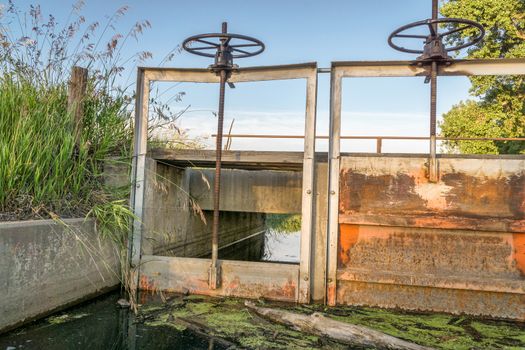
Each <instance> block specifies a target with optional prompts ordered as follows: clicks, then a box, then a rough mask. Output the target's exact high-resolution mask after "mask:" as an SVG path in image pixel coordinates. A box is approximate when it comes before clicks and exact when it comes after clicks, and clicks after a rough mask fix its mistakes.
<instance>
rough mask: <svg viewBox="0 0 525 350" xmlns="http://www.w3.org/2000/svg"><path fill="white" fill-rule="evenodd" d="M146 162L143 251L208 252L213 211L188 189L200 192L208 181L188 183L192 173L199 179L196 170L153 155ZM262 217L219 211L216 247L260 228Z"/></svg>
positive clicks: (169, 253)
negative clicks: (199, 183) (162, 160)
mask: <svg viewBox="0 0 525 350" xmlns="http://www.w3.org/2000/svg"><path fill="white" fill-rule="evenodd" d="M146 165H147V167H146V169H147V170H146V182H145V186H146V195H145V200H144V203H145V204H144V222H143V224H144V226H143V227H144V233H143V242H142V251H143V254H145V255H152V254H155V255H164V256H179V257H199V256H205V255H207V254H209V253H210V252H211V229H212V221H213V215H212V212H210V211H209V209H210V208H207V207H203V206H202V204H201V203H200V201H199V200H197V199H196V198H195V195H194V193H192V191H191V188H193V189H194V191H197V192H199V193H202V191H207V190H208V185H207V184H206V183H205V182H202V183H201V185H202V188H201V187H199V186H196V185H195V184H194V185H193V187H192V186H191V185H190V184H191V182H192V179H193V181H194V182H195V180H194V179H195V178H196V177H199V178H200V179H202V178H201V177H200V175H199V174H200V170H192V169H190V168H177V167H174V166H171V165H167V164H163V163H160V162H156V161H155V160H153V159H148V160H147V164H146ZM204 171H205V170H204ZM211 181H213V180H211ZM210 184H213V182H210ZM230 202H231V199H230ZM237 209H238V208H237ZM264 219H265V216H264V214H262V213H253V212H244V211H243V210H237V211H223V212H221V214H220V226H219V248H221V247H223V246H226V245H228V244H230V243H232V242H235V241H238V240H241V239H243V238H244V237H247V236H250V235H252V234H255V233H257V232H261V231H263V230H264V229H265V227H264Z"/></svg>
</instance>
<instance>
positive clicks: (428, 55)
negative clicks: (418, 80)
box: [388, 0, 485, 182]
mask: <svg viewBox="0 0 525 350" xmlns="http://www.w3.org/2000/svg"><path fill="white" fill-rule="evenodd" d="M439 24H445V25H447V26H449V27H450V26H455V25H456V26H457V27H456V28H454V29H450V30H448V31H446V32H443V33H439ZM421 26H423V27H427V28H428V30H429V32H430V33H429V35H420V34H402V32H404V31H406V30H408V29H411V28H415V27H421ZM472 29H474V30H476V32H477V34H476V35H473V36H471V37H470V38H469V40H467V41H466V42H464V43H462V44H459V45H457V46H454V47H446V46H445V44H444V43H443V38H445V37H446V36H448V35H451V34H454V33H458V32H461V31H464V30H472ZM484 35H485V30H484V29H483V27H482V26H481V25H480V24H479V23H477V22H474V21H470V20H467V19H462V18H438V0H432V18H430V19H426V20H423V21H418V22H414V23H410V24H407V25H404V26H402V27H399V28H398V29H396V30H395V31H393V32H392V33H391V34H390V36H389V37H388V44H389V45H390V46H391V47H392V48H394V49H396V50H398V51H402V52H408V53H421V54H422V55H421V56H419V57H418V58H417V61H418V65H420V66H422V65H424V64H427V63H430V75H429V76H427V78H426V79H425V83H428V82H430V152H429V153H430V159H429V181H430V182H437V181H438V165H437V160H436V95H437V75H438V64H444V65H450V64H451V63H452V62H453V60H452V59H451V58H450V57H449V56H448V54H447V53H448V52H450V51H458V50H461V49H463V48H466V47H468V46H471V45H474V44H476V43H478V42H479V41H480V40H481V39H483V36H484ZM394 38H411V39H424V40H425V45H424V48H423V50H414V49H406V48H404V47H402V46H399V45H397V44H395V43H394V42H393V39H394Z"/></svg>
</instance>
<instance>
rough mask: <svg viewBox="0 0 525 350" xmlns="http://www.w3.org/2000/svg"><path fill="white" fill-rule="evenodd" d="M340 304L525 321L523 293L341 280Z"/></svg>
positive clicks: (338, 298)
mask: <svg viewBox="0 0 525 350" xmlns="http://www.w3.org/2000/svg"><path fill="white" fill-rule="evenodd" d="M337 302H338V304H347V305H365V306H379V307H385V308H401V309H406V310H417V311H435V312H447V313H453V314H470V315H482V316H489V317H497V318H508V319H513V320H521V321H525V297H524V296H523V294H513V293H494V292H484V291H471V290H462V289H448V288H429V287H419V286H407V285H396V284H381V283H367V282H352V281H338V282H337Z"/></svg>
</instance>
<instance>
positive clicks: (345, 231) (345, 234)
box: [337, 224, 359, 267]
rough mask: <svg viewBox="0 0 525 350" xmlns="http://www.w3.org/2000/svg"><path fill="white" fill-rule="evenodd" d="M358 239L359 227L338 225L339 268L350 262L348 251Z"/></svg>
mask: <svg viewBox="0 0 525 350" xmlns="http://www.w3.org/2000/svg"><path fill="white" fill-rule="evenodd" d="M358 239H359V225H344V224H343V225H339V259H338V263H337V264H338V265H339V267H341V266H343V265H346V264H348V263H349V261H350V249H352V247H353V246H354V244H356V243H357V240H358Z"/></svg>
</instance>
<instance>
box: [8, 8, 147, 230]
mask: <svg viewBox="0 0 525 350" xmlns="http://www.w3.org/2000/svg"><path fill="white" fill-rule="evenodd" d="M82 6H83V2H82V1H79V2H77V3H76V4H74V5H73V6H72V10H71V13H70V16H69V20H68V22H67V23H65V24H64V25H62V26H59V25H58V23H57V21H56V20H55V18H54V17H53V16H51V15H50V16H48V18H47V20H44V17H43V15H42V13H41V11H40V7H39V6H38V5H33V6H30V8H29V10H28V11H27V12H22V11H20V10H19V9H18V8H17V7H16V6H15V5H14V3H13V2H12V1H10V2H9V3H8V5H7V7H5V8H3V10H4V12H5V13H3V14H2V15H1V17H0V59H1V60H0V73H1V76H0V135H1V137H0V219H1V220H17V219H28V218H54V217H78V216H84V215H87V214H88V213H95V211H93V210H92V209H93V208H94V207H95V206H97V205H107V203H111V202H115V203H119V204H121V202H118V200H119V199H120V198H116V196H115V195H114V194H113V193H112V191H110V190H108V189H107V188H105V186H104V182H103V178H102V170H103V164H104V162H105V161H106V160H107V159H108V158H110V157H112V158H114V157H117V158H120V159H122V160H123V161H125V162H129V159H130V145H131V134H132V130H131V112H130V108H129V103H130V101H131V96H130V93H129V92H127V90H128V89H126V88H122V87H119V86H116V84H115V82H116V81H117V80H118V77H119V76H120V75H121V72H122V71H123V69H124V68H123V67H122V66H120V65H118V59H119V53H120V50H121V47H122V45H123V43H120V42H119V40H121V38H127V37H129V36H136V35H137V34H138V33H140V32H142V30H143V28H144V27H145V26H148V25H149V23H147V22H141V23H137V25H136V26H135V27H134V28H133V29H132V30H131V31H130V32H129V33H128V35H127V36H126V37H123V36H122V35H120V34H113V35H112V36H110V37H109V39H108V41H107V43H106V44H105V45H104V44H103V43H102V41H103V39H104V37H105V36H106V35H107V34H108V28H110V27H112V26H113V25H114V24H115V21H116V20H118V18H119V17H121V16H122V15H124V13H125V11H126V10H127V8H126V7H123V8H120V9H118V10H117V11H116V13H115V14H114V15H113V16H110V17H109V18H108V20H107V23H106V24H105V25H104V26H100V24H99V23H98V22H93V23H91V24H89V25H86V24H85V19H84V17H83V16H81V15H80V10H81V8H82ZM99 28H101V29H100V30H101V32H100V33H98V37H97V35H96V34H97V30H98V29H99ZM99 48H102V49H99ZM141 55H142V56H141ZM139 56H141V57H145V56H147V54H145V53H142V54H139ZM77 64H81V65H83V66H86V67H90V78H89V82H88V88H87V92H86V96H85V98H84V104H83V114H84V120H83V126H84V127H83V129H82V131H81V135H80V142H79V143H78V144H76V143H75V139H74V137H73V125H72V118H71V115H70V113H69V110H68V106H67V87H68V81H69V72H70V70H71V67H72V66H73V65H77Z"/></svg>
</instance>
